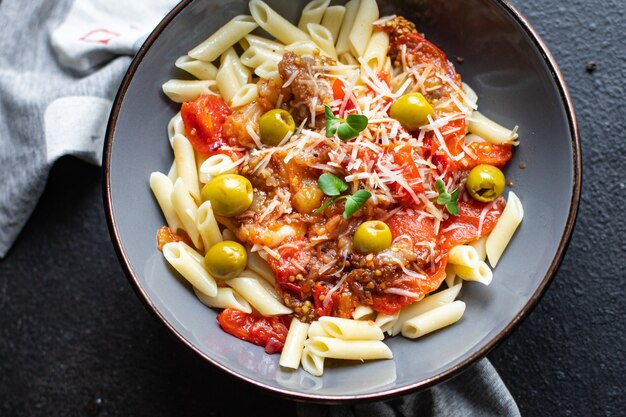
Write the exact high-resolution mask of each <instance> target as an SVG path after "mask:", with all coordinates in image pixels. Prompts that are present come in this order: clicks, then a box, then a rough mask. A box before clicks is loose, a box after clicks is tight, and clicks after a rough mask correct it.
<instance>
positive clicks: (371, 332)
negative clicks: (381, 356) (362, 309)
mask: <svg viewBox="0 0 626 417" xmlns="http://www.w3.org/2000/svg"><path fill="white" fill-rule="evenodd" d="M319 322H320V325H321V326H322V328H323V329H324V331H325V332H326V333H328V335H329V336H331V337H336V338H338V339H344V340H383V338H384V336H383V332H382V331H381V330H380V327H378V326H377V325H376V324H375V323H374V322H373V321H359V320H349V319H342V318H339V317H330V316H324V317H320V319H319Z"/></svg>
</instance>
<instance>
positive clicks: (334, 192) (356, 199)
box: [315, 172, 372, 219]
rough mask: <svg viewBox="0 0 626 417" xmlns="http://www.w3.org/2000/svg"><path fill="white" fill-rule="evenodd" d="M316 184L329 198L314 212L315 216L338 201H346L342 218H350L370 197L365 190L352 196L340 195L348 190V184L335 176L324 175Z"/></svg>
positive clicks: (370, 194)
mask: <svg viewBox="0 0 626 417" xmlns="http://www.w3.org/2000/svg"><path fill="white" fill-rule="evenodd" d="M317 184H318V185H319V186H320V189H321V190H322V192H323V193H324V194H326V195H327V196H329V197H331V198H329V199H328V200H326V201H325V202H324V204H322V205H321V207H320V208H318V209H317V210H315V214H321V213H323V212H324V210H326V209H327V208H328V207H330V205H331V204H334V203H336V202H337V201H339V200H344V199H345V200H346V206H345V208H344V210H343V218H344V219H347V218H349V217H350V216H352V215H353V214H354V213H355V212H356V211H357V210H358V209H359V208H361V206H362V205H363V204H365V202H366V201H367V200H369V198H370V197H371V196H372V193H370V192H369V191H367V190H358V191H357V192H356V193H354V194H352V195H341V193H343V192H344V191H346V190H347V189H348V184H346V182H345V181H344V180H342V179H341V178H339V177H337V176H336V175H333V174H330V173H328V172H327V173H325V174H322V175H320V177H319V178H318V179H317Z"/></svg>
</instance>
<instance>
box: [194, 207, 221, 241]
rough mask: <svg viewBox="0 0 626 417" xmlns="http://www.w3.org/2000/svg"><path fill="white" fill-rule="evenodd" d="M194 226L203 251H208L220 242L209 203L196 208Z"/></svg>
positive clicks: (219, 235) (218, 228)
mask: <svg viewBox="0 0 626 417" xmlns="http://www.w3.org/2000/svg"><path fill="white" fill-rule="evenodd" d="M196 225H197V227H198V232H199V233H200V236H201V237H202V243H203V244H204V248H205V250H209V248H210V247H211V246H213V245H215V244H216V243H219V242H221V241H222V233H221V232H220V227H219V225H218V224H217V220H215V215H214V214H213V209H212V208H211V202H210V201H205V202H204V203H202V204H200V207H198V212H197V213H196Z"/></svg>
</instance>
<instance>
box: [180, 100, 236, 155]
mask: <svg viewBox="0 0 626 417" xmlns="http://www.w3.org/2000/svg"><path fill="white" fill-rule="evenodd" d="M180 114H181V116H182V118H183V123H184V125H185V134H186V135H187V138H188V139H189V141H190V142H191V144H192V145H193V147H194V149H195V150H196V151H197V152H200V153H201V154H204V155H212V154H215V153H219V149H220V148H221V147H222V146H224V145H225V144H226V140H225V138H224V134H223V132H222V129H223V127H224V121H225V120H226V116H228V115H229V114H230V108H229V107H228V105H227V104H226V103H225V102H224V100H223V99H222V98H221V97H220V96H217V95H202V96H200V97H198V98H197V99H196V100H194V101H190V102H185V103H183V105H182V107H181V110H180Z"/></svg>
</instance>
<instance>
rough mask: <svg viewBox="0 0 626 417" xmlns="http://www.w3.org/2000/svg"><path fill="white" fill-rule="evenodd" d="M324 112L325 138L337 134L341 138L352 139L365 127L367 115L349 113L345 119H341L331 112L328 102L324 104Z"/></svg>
mask: <svg viewBox="0 0 626 417" xmlns="http://www.w3.org/2000/svg"><path fill="white" fill-rule="evenodd" d="M324 114H325V116H326V137H327V138H330V137H332V136H333V135H334V134H337V136H338V137H339V139H341V140H350V139H354V138H356V137H357V136H359V133H361V132H362V131H363V130H364V129H365V128H366V127H367V123H368V120H367V116H364V115H362V114H350V115H348V118H347V119H341V118H339V117H336V116H335V115H334V114H333V110H332V109H331V108H330V106H329V105H328V104H324Z"/></svg>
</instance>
